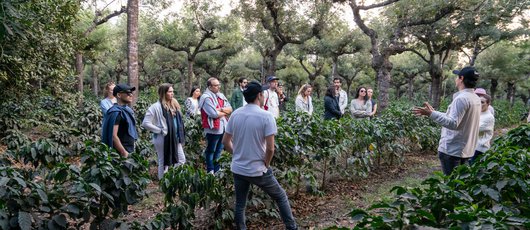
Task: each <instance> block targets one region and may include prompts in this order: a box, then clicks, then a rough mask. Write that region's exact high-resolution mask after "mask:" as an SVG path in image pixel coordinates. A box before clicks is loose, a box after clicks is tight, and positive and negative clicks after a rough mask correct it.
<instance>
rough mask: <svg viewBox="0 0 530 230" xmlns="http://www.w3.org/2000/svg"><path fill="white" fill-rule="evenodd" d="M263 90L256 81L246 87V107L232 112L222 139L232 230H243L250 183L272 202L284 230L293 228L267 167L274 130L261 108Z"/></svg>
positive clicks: (285, 202) (283, 198) (285, 201)
mask: <svg viewBox="0 0 530 230" xmlns="http://www.w3.org/2000/svg"><path fill="white" fill-rule="evenodd" d="M267 88H268V86H265V87H263V86H261V84H260V83H258V82H256V81H253V82H250V83H249V84H248V85H247V89H245V91H243V95H244V97H245V101H247V103H248V104H247V105H245V106H243V107H241V108H239V109H238V110H236V111H234V112H233V113H232V116H231V117H230V120H229V121H228V125H227V126H226V132H225V134H224V136H223V144H224V146H225V149H226V151H228V152H229V153H231V154H232V164H231V165H230V169H231V171H232V173H233V176H234V187H235V194H236V204H235V211H234V216H235V217H234V218H235V222H236V229H247V227H246V224H245V207H246V202H247V195H248V191H249V187H250V185H251V184H254V185H256V186H258V187H260V188H261V189H262V190H263V191H264V192H265V193H267V194H268V195H269V196H270V197H271V198H272V199H273V200H274V201H275V202H276V205H277V206H278V208H279V210H280V216H281V218H282V221H283V223H284V224H285V227H286V229H297V226H296V222H295V220H294V217H293V213H292V211H291V206H290V204H289V199H288V198H287V194H286V193H285V190H283V188H282V187H281V186H280V184H279V183H278V181H277V180H276V178H275V177H274V175H273V173H272V169H271V168H270V164H271V161H272V157H273V155H274V136H275V135H276V133H277V127H276V120H275V119H274V117H273V116H272V115H271V113H269V112H266V111H264V110H263V109H261V106H262V105H263V103H264V102H265V97H264V95H263V92H264V90H266V89H267Z"/></svg>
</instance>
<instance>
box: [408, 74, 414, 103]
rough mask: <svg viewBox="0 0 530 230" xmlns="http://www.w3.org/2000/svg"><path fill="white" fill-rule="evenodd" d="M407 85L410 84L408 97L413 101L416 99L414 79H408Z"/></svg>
mask: <svg viewBox="0 0 530 230" xmlns="http://www.w3.org/2000/svg"><path fill="white" fill-rule="evenodd" d="M407 83H408V97H409V100H412V98H414V77H410V76H409V77H407Z"/></svg>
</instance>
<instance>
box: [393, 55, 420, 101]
mask: <svg viewBox="0 0 530 230" xmlns="http://www.w3.org/2000/svg"><path fill="white" fill-rule="evenodd" d="M390 60H391V61H392V63H394V66H393V68H392V73H393V75H394V76H396V75H398V76H400V77H397V78H395V77H392V82H393V85H395V86H398V85H400V86H401V85H405V84H406V85H407V96H408V99H409V100H412V99H413V98H414V92H415V91H416V89H415V87H414V80H415V79H416V77H417V76H419V75H420V74H421V73H424V72H428V67H427V64H425V63H423V61H422V60H420V58H419V57H418V56H417V55H415V54H413V53H410V52H405V53H402V54H399V55H396V56H393V57H392V58H391V59H390ZM396 88H398V87H396ZM396 94H397V95H396V96H397V97H398V98H399V97H400V96H401V94H400V90H399V89H397V92H396Z"/></svg>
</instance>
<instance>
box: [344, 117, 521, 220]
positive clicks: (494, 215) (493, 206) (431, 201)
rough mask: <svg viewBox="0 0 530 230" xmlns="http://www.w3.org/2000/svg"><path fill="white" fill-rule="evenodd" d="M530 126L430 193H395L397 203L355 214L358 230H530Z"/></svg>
mask: <svg viewBox="0 0 530 230" xmlns="http://www.w3.org/2000/svg"><path fill="white" fill-rule="evenodd" d="M529 140H530V125H528V124H526V125H521V126H520V127H518V128H516V129H513V130H511V131H510V132H508V133H507V134H506V135H504V136H502V137H500V138H498V139H497V140H496V141H495V142H494V144H493V146H492V148H491V149H490V150H489V151H487V152H486V153H485V154H484V155H483V156H481V157H480V158H479V159H478V161H476V162H475V163H474V164H473V165H472V166H467V165H465V166H460V167H459V168H457V170H456V171H455V172H453V173H452V174H451V175H450V176H443V175H442V174H441V173H438V174H436V176H435V177H432V178H429V179H427V180H425V181H424V182H423V185H424V187H416V188H404V187H394V188H393V189H392V190H393V191H394V192H395V194H396V195H395V198H394V200H393V201H391V202H381V203H377V204H374V205H373V206H372V207H370V208H369V209H368V211H370V212H367V211H365V210H359V209H357V210H353V211H352V212H351V213H350V214H351V216H352V217H353V219H354V220H357V221H359V222H358V224H357V226H356V227H355V229H409V228H411V227H414V228H417V227H435V228H451V229H462V228H463V229H476V228H487V229H514V228H515V229H526V228H529V227H530V197H529V196H528V194H530V190H529V189H530V181H529V179H528V178H530V174H529V172H530V142H529Z"/></svg>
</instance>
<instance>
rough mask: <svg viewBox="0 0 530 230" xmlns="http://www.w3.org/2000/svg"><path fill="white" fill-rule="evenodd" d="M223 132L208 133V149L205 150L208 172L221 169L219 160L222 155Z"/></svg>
mask: <svg viewBox="0 0 530 230" xmlns="http://www.w3.org/2000/svg"><path fill="white" fill-rule="evenodd" d="M222 141H223V134H210V133H207V134H206V142H207V144H206V150H205V151H204V158H206V172H210V171H214V172H217V171H219V163H217V160H218V159H219V157H220V156H221V151H222V150H223V143H222Z"/></svg>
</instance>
